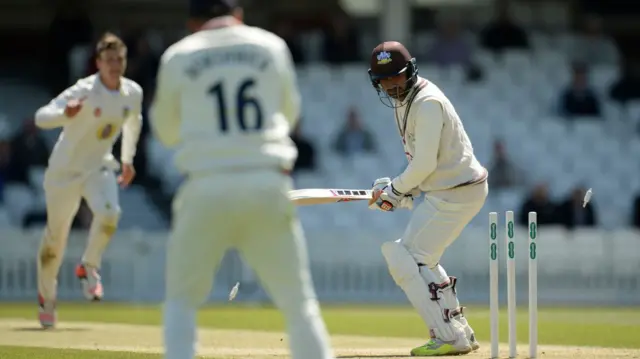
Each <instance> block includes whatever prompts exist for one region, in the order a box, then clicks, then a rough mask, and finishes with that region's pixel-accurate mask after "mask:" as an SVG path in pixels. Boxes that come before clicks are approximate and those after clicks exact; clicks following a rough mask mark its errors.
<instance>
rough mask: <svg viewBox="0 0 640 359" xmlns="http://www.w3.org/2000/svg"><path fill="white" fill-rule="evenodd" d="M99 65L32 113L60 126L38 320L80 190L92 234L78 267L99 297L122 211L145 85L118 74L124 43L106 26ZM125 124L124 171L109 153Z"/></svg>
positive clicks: (47, 310)
mask: <svg viewBox="0 0 640 359" xmlns="http://www.w3.org/2000/svg"><path fill="white" fill-rule="evenodd" d="M96 55H97V60H96V64H97V67H98V69H99V72H98V73H97V74H95V75H92V76H89V77H87V78H83V79H80V80H78V82H77V83H76V84H75V85H73V86H71V87H70V88H68V89H66V90H65V91H64V92H63V93H61V94H60V95H59V96H58V97H56V98H55V99H53V100H51V102H49V104H47V105H45V106H43V107H41V108H40V109H39V110H38V111H37V112H36V115H35V121H36V125H37V126H38V127H40V128H43V129H52V128H59V127H61V128H62V132H61V133H60V136H59V137H58V142H57V143H56V144H55V147H54V148H53V152H52V153H51V156H50V157H49V165H48V167H47V170H46V172H45V178H44V184H43V186H44V191H45V198H46V202H47V227H46V229H45V233H44V235H43V238H42V243H41V246H40V250H39V254H38V261H37V262H38V293H39V304H40V316H39V318H40V323H41V324H42V326H43V327H45V328H48V327H52V326H54V325H55V321H56V313H55V300H56V287H57V280H56V278H57V276H58V271H59V270H60V265H61V264H62V258H63V256H64V249H65V247H66V244H67V237H68V235H69V230H70V228H71V223H72V221H73V218H74V217H75V215H76V212H77V211H78V207H79V206H80V201H81V199H82V198H84V199H85V200H86V201H87V204H88V205H89V208H90V209H91V211H92V212H93V222H92V223H91V229H90V231H89V240H88V242H87V247H86V250H85V252H84V255H83V256H82V262H81V263H80V264H79V265H78V266H77V267H76V276H77V277H78V278H79V279H80V281H81V282H82V287H83V292H84V295H85V297H86V298H87V299H89V300H92V301H97V300H100V299H101V298H102V296H103V289H102V284H101V282H100V275H99V274H98V271H99V269H100V264H101V259H102V254H103V252H104V250H105V248H106V247H107V244H108V243H109V241H110V239H111V236H112V235H113V234H114V232H115V231H116V228H117V225H118V220H119V217H120V206H119V203H118V183H119V184H120V185H121V186H122V187H126V186H128V185H129V184H130V183H131V181H132V180H133V178H134V176H135V169H134V167H133V158H134V156H135V154H136V146H137V143H138V138H139V135H140V129H141V127H142V116H141V115H140V113H141V106H142V89H141V88H140V86H138V84H136V83H135V82H133V81H131V80H129V79H126V78H124V77H122V75H123V73H124V71H125V69H126V64H127V62H126V61H127V58H126V56H127V49H126V46H125V45H124V43H123V42H122V41H121V40H120V39H119V38H118V37H116V36H115V35H113V34H106V35H104V37H103V38H102V39H101V40H100V41H99V42H98V44H97V47H96ZM121 132H122V150H121V161H122V173H121V175H120V176H119V177H118V178H116V175H115V171H116V170H118V169H119V167H120V164H119V163H118V161H117V160H116V159H115V158H114V157H113V155H112V148H113V144H114V142H115V141H116V139H117V138H118V136H119V135H120V133H121Z"/></svg>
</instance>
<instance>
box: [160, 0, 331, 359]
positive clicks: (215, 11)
mask: <svg viewBox="0 0 640 359" xmlns="http://www.w3.org/2000/svg"><path fill="white" fill-rule="evenodd" d="M190 3H191V13H190V22H189V27H190V28H191V30H192V31H193V32H194V33H193V34H192V35H190V36H187V37H186V38H184V39H183V40H181V41H179V42H178V43H176V44H174V45H172V46H171V47H170V48H169V49H168V50H167V51H166V52H165V53H164V55H163V57H162V61H161V66H160V71H159V76H158V86H157V93H156V96H155V98H154V104H153V108H152V111H151V113H152V116H151V118H152V124H153V128H154V132H155V135H156V136H157V138H158V139H159V140H160V141H161V142H162V143H164V144H165V145H166V146H167V147H174V148H176V149H177V154H176V165H177V166H178V168H179V170H180V171H181V172H183V173H184V174H186V177H187V180H186V181H185V182H184V183H183V185H182V186H181V188H180V190H179V191H178V193H177V195H176V197H175V198H174V206H173V230H172V233H171V236H170V239H169V246H168V253H167V271H166V276H167V278H166V281H167V282H166V299H165V304H164V340H165V358H167V359H192V358H194V356H195V344H196V311H197V308H198V307H199V306H200V305H201V304H202V303H203V302H204V301H205V300H206V299H207V297H208V295H209V292H210V291H211V287H212V285H213V279H214V274H215V272H216V269H217V267H218V265H219V263H220V260H221V259H222V257H223V256H224V254H225V252H226V251H227V250H228V249H231V248H236V249H237V250H238V251H239V252H240V253H241V255H242V256H243V257H244V259H245V260H246V261H247V263H248V264H249V265H251V266H252V267H253V269H255V272H256V274H257V275H258V276H259V278H260V279H261V281H262V284H263V285H264V287H265V289H266V290H267V291H268V292H269V294H270V295H271V297H272V299H273V301H274V303H275V304H276V305H277V306H278V308H279V309H280V310H281V311H282V312H283V314H284V316H285V318H286V320H287V327H288V330H289V337H290V341H289V342H290V345H291V353H292V356H293V358H294V359H329V358H332V357H333V355H332V353H331V349H330V346H329V340H328V334H327V331H326V328H325V326H324V323H323V321H322V318H321V316H320V309H319V305H318V303H317V300H316V296H315V292H314V289H313V285H312V282H311V276H310V273H309V264H308V258H307V252H306V246H305V243H304V237H303V234H302V229H301V226H300V223H299V222H298V219H297V218H296V214H295V209H294V207H293V204H292V203H291V202H290V201H289V199H288V196H287V193H288V191H289V190H290V189H291V188H292V183H291V178H290V177H289V176H288V175H287V174H286V173H287V172H288V171H289V170H290V169H291V167H292V165H293V162H294V161H295V158H296V157H297V151H296V148H295V146H294V144H293V142H292V141H291V139H290V138H289V133H290V131H291V129H292V128H293V127H294V126H295V124H296V122H297V120H298V117H299V115H300V113H299V111H300V108H299V107H300V95H299V93H298V88H297V85H296V76H295V72H294V67H293V64H292V60H291V54H290V52H289V49H288V48H287V45H286V43H285V42H284V40H282V39H281V38H280V37H278V36H276V35H274V34H272V33H270V32H267V31H265V30H262V29H259V28H255V27H250V26H246V25H244V24H243V23H242V18H243V12H242V9H241V8H239V7H238V6H237V4H236V3H235V0H191V1H190Z"/></svg>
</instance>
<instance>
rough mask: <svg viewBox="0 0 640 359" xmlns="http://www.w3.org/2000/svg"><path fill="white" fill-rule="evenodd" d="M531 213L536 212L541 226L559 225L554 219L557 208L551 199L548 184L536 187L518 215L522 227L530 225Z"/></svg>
mask: <svg viewBox="0 0 640 359" xmlns="http://www.w3.org/2000/svg"><path fill="white" fill-rule="evenodd" d="M529 212H536V213H537V214H538V224H539V225H549V224H557V221H556V220H555V217H554V215H555V212H556V206H555V204H554V203H552V202H551V200H550V199H549V188H548V187H547V185H546V184H538V185H536V186H535V187H534V188H533V190H532V191H531V193H530V195H529V196H528V197H527V198H526V199H525V201H524V203H523V204H522V207H521V208H520V212H519V213H518V222H519V223H520V224H521V225H523V226H528V225H529V222H528V221H529V218H528V215H529Z"/></svg>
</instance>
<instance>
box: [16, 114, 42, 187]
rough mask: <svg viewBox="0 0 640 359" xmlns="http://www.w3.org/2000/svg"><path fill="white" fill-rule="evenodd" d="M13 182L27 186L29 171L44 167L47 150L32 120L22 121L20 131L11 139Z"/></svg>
mask: <svg viewBox="0 0 640 359" xmlns="http://www.w3.org/2000/svg"><path fill="white" fill-rule="evenodd" d="M11 149H12V155H11V167H12V168H13V171H14V176H13V179H12V180H13V181H16V182H20V183H24V184H29V169H30V168H33V167H46V166H47V163H48V161H49V148H48V147H47V144H46V142H45V140H44V139H43V138H42V136H41V135H40V133H39V132H38V128H37V127H36V125H35V122H34V120H33V119H32V118H27V119H25V120H24V122H23V125H22V129H21V130H20V132H18V133H17V134H16V135H15V136H14V137H13V138H12V139H11Z"/></svg>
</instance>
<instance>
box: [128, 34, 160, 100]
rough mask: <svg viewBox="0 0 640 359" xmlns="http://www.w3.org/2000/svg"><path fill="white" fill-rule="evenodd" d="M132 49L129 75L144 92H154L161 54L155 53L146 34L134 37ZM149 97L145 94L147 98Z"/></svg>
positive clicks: (129, 59)
mask: <svg viewBox="0 0 640 359" xmlns="http://www.w3.org/2000/svg"><path fill="white" fill-rule="evenodd" d="M132 50H133V51H129V53H128V57H129V58H128V61H127V62H128V63H127V76H129V78H130V79H132V80H133V81H135V82H137V83H138V84H139V85H140V86H141V87H142V89H143V90H144V93H146V94H152V93H154V89H155V84H156V74H157V73H158V67H159V65H160V56H158V55H157V54H156V53H154V51H153V50H152V49H151V46H150V44H149V41H148V39H147V37H146V36H144V35H143V36H137V37H136V38H135V39H134V46H132ZM149 97H150V96H145V99H146V98H149ZM145 107H146V106H145Z"/></svg>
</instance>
